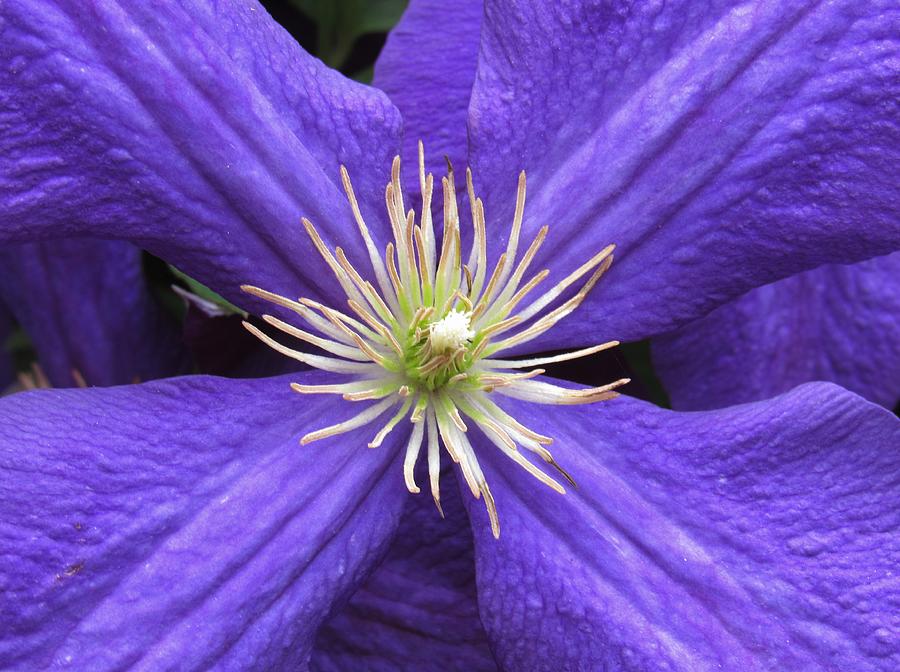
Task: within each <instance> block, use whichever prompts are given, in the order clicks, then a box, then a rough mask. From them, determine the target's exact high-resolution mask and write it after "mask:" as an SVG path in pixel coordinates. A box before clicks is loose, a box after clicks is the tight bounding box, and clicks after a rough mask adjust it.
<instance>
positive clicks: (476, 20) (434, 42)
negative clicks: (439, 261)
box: [373, 0, 483, 195]
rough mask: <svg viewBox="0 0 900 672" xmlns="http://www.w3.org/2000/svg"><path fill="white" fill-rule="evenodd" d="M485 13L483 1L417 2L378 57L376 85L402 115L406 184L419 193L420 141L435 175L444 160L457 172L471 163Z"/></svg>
mask: <svg viewBox="0 0 900 672" xmlns="http://www.w3.org/2000/svg"><path fill="white" fill-rule="evenodd" d="M482 12H483V2H482V0H464V1H463V2H454V3H447V2H441V1H440V0H412V2H410V3H409V7H408V8H407V10H406V12H404V14H403V18H402V19H401V20H400V22H399V23H398V24H397V25H396V26H395V27H394V28H393V30H391V32H390V34H389V35H388V39H387V42H386V43H385V45H384V49H383V50H382V51H381V54H380V55H379V56H378V61H377V62H376V64H375V79H374V81H373V84H374V85H375V86H377V87H379V88H380V89H382V90H383V91H384V92H385V93H387V94H388V96H390V98H391V102H393V103H394V105H396V106H397V108H398V109H399V110H400V113H401V114H402V115H403V157H404V159H406V160H407V161H408V162H409V164H410V169H409V170H408V171H407V172H406V180H407V182H408V183H409V184H410V188H411V189H412V190H414V191H418V189H419V183H418V176H417V173H416V172H415V170H412V161H413V160H414V159H415V157H416V156H417V153H418V148H417V143H418V141H419V140H422V141H423V142H424V144H425V149H426V154H425V167H426V169H427V170H429V171H431V172H433V173H434V174H435V175H442V174H444V171H445V170H446V164H445V163H444V157H445V156H446V157H447V158H449V159H450V161H451V162H452V163H453V165H454V166H456V167H458V168H463V167H464V166H465V165H466V163H467V156H466V150H467V146H466V118H467V116H468V109H469V97H470V96H471V93H472V83H473V82H474V81H475V68H476V65H477V61H478V45H479V40H480V37H481V15H482ZM438 195H439V194H438Z"/></svg>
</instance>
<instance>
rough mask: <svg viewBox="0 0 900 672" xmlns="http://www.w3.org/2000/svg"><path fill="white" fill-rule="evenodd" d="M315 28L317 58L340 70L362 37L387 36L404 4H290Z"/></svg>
mask: <svg viewBox="0 0 900 672" xmlns="http://www.w3.org/2000/svg"><path fill="white" fill-rule="evenodd" d="M291 2H292V4H293V5H294V6H295V7H296V8H297V9H298V10H299V11H301V12H302V13H303V14H305V15H306V16H307V17H308V18H309V19H311V20H312V21H313V22H314V23H315V24H316V32H317V38H318V45H317V48H316V55H317V56H318V57H319V58H321V59H322V60H323V61H325V63H327V64H328V65H330V66H331V67H333V68H340V67H341V66H342V65H344V63H345V62H346V60H347V57H348V56H349V55H350V51H351V50H352V49H353V44H354V43H355V42H356V40H357V39H358V38H359V37H361V36H362V35H367V34H369V33H386V32H388V31H389V30H390V29H391V28H393V27H394V26H395V25H396V24H397V22H398V21H399V20H400V17H401V16H402V15H403V12H404V11H405V10H406V5H407V0H337V1H335V2H323V1H322V0H291Z"/></svg>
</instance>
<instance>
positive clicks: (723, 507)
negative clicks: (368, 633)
mask: <svg viewBox="0 0 900 672" xmlns="http://www.w3.org/2000/svg"><path fill="white" fill-rule="evenodd" d="M520 406H521V405H519V404H517V405H516V407H515V409H514V410H515V411H519V415H520V417H527V418H528V420H529V421H530V423H531V424H532V425H533V426H534V428H535V429H537V430H538V431H541V432H543V433H546V434H550V435H553V436H554V438H555V439H556V441H555V443H554V445H553V448H554V456H555V457H556V459H557V460H558V461H559V462H560V464H562V465H563V466H565V467H566V468H567V469H569V470H570V472H571V473H572V476H573V477H574V478H575V480H576V481H577V482H578V486H579V487H578V488H577V489H571V488H570V490H569V492H568V493H567V494H566V495H559V494H557V493H554V492H551V491H550V490H549V489H547V488H543V487H542V486H540V485H539V484H536V483H535V482H534V480H533V479H532V478H531V477H530V476H528V475H527V474H525V473H524V472H523V471H522V470H520V469H516V468H514V467H512V465H510V464H508V463H501V459H502V458H500V457H498V456H497V455H496V452H497V451H493V453H491V452H490V451H488V450H487V449H485V450H483V451H482V453H483V454H484V455H485V461H486V462H487V465H486V466H487V469H486V476H487V479H488V482H489V483H491V484H492V488H493V490H494V494H495V497H496V502H497V507H498V510H499V512H500V518H501V526H502V532H501V537H500V540H499V541H495V540H494V539H493V537H492V536H491V533H490V529H489V527H488V525H487V521H486V515H485V514H484V509H483V507H482V506H481V504H480V503H479V502H471V503H470V505H469V508H470V515H471V517H472V518H473V523H474V527H475V548H476V567H477V573H478V594H479V603H480V608H481V616H482V620H483V622H484V624H485V627H486V628H487V631H488V633H489V636H490V637H491V641H492V648H493V651H494V654H495V655H496V656H497V660H498V662H499V663H500V666H501V667H502V668H503V669H506V670H517V671H520V670H551V669H552V670H563V669H565V670H598V669H609V670H663V669H665V670H672V671H676V670H678V671H685V672H696V671H697V670H748V671H754V672H757V671H758V672H769V671H771V670H791V671H796V672H812V671H814V670H815V671H820V670H860V671H865V672H873V671H879V672H890V671H893V670H897V669H900V610H898V609H897V605H898V604H900V576H898V574H897V567H898V563H900V508H898V502H900V450H898V449H900V420H898V419H897V418H896V417H894V416H893V415H892V414H890V413H889V412H887V411H886V410H884V409H882V408H879V407H878V406H875V405H874V404H871V403H869V402H866V401H864V400H863V399H861V398H859V397H857V396H856V395H853V394H851V393H848V392H846V391H844V390H842V389H841V388H838V387H836V386H833V385H830V384H820V383H816V384H810V385H805V386H803V387H800V388H797V389H796V390H794V391H793V392H791V393H789V394H786V395H784V396H781V397H778V398H777V399H774V400H771V401H768V402H760V403H755V404H749V405H746V406H738V407H732V408H729V409H725V410H721V411H709V412H702V413H677V412H673V411H666V410H662V409H659V408H656V407H654V406H651V405H649V404H647V403H644V402H639V401H636V400H630V399H628V398H624V397H623V398H621V399H618V400H616V401H613V402H609V403H608V404H605V405H601V406H599V407H580V408H578V409H574V410H564V411H560V410H557V409H552V410H546V409H540V410H536V409H535V408H534V407H531V406H530V407H528V408H526V407H525V406H521V407H520ZM526 413H527V415H525V414H526ZM488 470H489V471H490V473H487V471H488Z"/></svg>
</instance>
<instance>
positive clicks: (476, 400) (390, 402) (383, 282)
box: [242, 142, 629, 537]
mask: <svg viewBox="0 0 900 672" xmlns="http://www.w3.org/2000/svg"><path fill="white" fill-rule="evenodd" d="M341 178H342V181H343V184H344V189H345V191H346V193H347V198H348V200H349V202H350V208H351V210H352V212H353V216H354V219H355V220H356V224H357V226H358V228H359V232H360V236H361V237H362V239H363V242H364V243H365V247H366V250H367V252H368V257H369V263H370V265H371V274H367V275H370V277H371V278H373V279H374V283H373V282H372V280H370V279H366V278H365V277H364V276H363V274H362V273H360V272H359V271H358V270H357V269H356V267H355V266H354V265H353V264H352V263H351V262H350V260H349V259H348V258H347V256H346V255H345V254H344V251H343V250H342V249H341V248H340V247H336V248H334V250H333V251H332V250H331V249H329V248H328V247H327V246H326V245H325V243H324V241H323V240H322V238H321V237H320V236H319V233H318V231H316V228H315V227H314V226H313V225H312V223H311V222H309V221H308V220H306V219H304V220H303V225H304V227H305V228H306V231H307V233H308V234H309V237H310V239H311V240H312V242H313V245H315V247H316V249H317V250H318V252H319V254H320V255H321V256H322V258H323V259H324V260H325V263H326V264H327V265H328V266H329V268H330V269H331V271H332V273H333V274H334V276H335V279H336V280H337V282H338V283H339V284H340V286H341V288H342V290H343V291H344V293H345V294H346V295H347V306H348V307H349V309H350V310H349V313H350V314H348V313H345V312H342V311H340V310H337V309H335V308H331V307H328V306H324V305H322V304H320V303H318V302H316V301H313V300H311V299H300V300H299V301H293V300H292V299H289V298H286V297H283V296H280V295H278V294H273V293H271V292H267V291H266V290H263V289H260V288H258V287H253V286H250V285H243V286H242V289H243V290H244V291H246V292H248V293H250V294H252V295H254V296H257V297H259V298H262V299H265V300H267V301H271V302H272V303H275V304H278V305H280V306H282V307H285V308H288V309H289V310H292V311H293V312H295V313H297V314H298V315H299V316H300V317H301V318H302V319H303V320H304V322H305V323H306V324H307V325H308V326H309V327H310V328H312V330H313V331H314V332H316V333H312V332H309V331H305V330H304V329H300V328H298V327H295V326H293V325H291V324H288V323H287V322H284V321H282V320H280V319H278V318H277V317H274V316H272V315H264V316H263V319H264V320H265V321H266V322H267V323H268V324H270V325H272V326H274V327H275V328H277V329H279V330H281V331H282V332H284V333H286V334H288V335H290V336H293V337H295V338H298V339H300V340H301V341H304V342H306V343H307V344H309V345H312V346H315V347H316V348H318V349H320V350H322V351H324V352H325V353H327V354H325V355H323V354H313V353H310V352H305V351H301V350H295V349H293V348H289V347H287V346H285V345H283V344H281V343H279V342H278V341H276V340H275V339H273V338H271V337H270V336H268V335H267V334H265V333H264V332H262V331H261V330H259V329H258V328H256V327H255V326H254V325H252V324H250V323H248V322H245V323H244V326H245V327H246V328H247V329H248V330H249V331H250V332H251V333H253V334H254V335H256V336H257V337H258V338H259V339H260V340H262V341H263V342H264V343H266V344H267V345H269V346H271V347H272V348H274V349H275V350H277V351H278V352H281V353H282V354H285V355H287V356H288V357H292V358H294V359H296V360H298V361H301V362H303V363H305V364H308V365H310V366H313V367H316V368H318V369H322V370H324V371H329V372H332V373H334V374H337V375H341V376H343V377H344V379H343V381H342V382H336V383H334V384H328V385H303V384H300V383H292V385H291V387H292V388H293V389H294V390H295V391H297V392H300V393H301V394H338V395H340V396H342V397H343V398H344V399H345V400H347V401H350V402H371V403H370V404H369V405H368V406H367V407H366V408H365V409H364V410H362V411H361V412H360V413H358V414H357V415H355V416H353V417H351V418H350V419H349V420H346V421H344V422H341V423H338V424H336V425H332V426H330V427H325V428H323V429H320V430H317V431H314V432H310V433H309V434H306V435H305V436H304V437H303V438H302V439H301V443H303V444H306V443H309V442H311V441H316V440H319V439H324V438H327V437H330V436H335V435H338V434H343V433H345V432H349V431H351V430H354V429H357V428H359V427H361V426H363V425H366V424H369V423H372V422H374V421H375V420H377V419H378V418H379V417H381V416H383V415H384V414H385V413H387V412H388V411H390V410H392V409H393V410H394V411H395V412H394V413H393V415H391V417H390V419H389V420H387V422H385V423H384V424H383V425H382V426H381V428H380V429H379V430H378V432H377V433H376V434H375V437H374V438H373V439H372V441H371V442H370V443H369V447H372V448H374V447H377V446H379V445H381V443H382V442H383V441H384V439H385V437H386V436H387V435H388V434H389V433H390V432H392V431H393V430H394V428H395V427H397V426H398V425H399V424H400V423H401V422H402V421H404V420H408V421H409V422H410V423H411V429H410V431H409V439H408V441H407V446H406V452H405V457H404V462H403V474H404V479H405V481H406V486H407V488H408V490H409V491H410V492H413V493H418V492H419V487H418V486H417V485H416V482H415V475H414V471H415V466H416V463H417V461H418V458H419V454H420V452H421V448H422V445H423V443H427V453H428V460H427V461H428V475H429V481H430V486H431V494H432V496H433V497H434V501H435V504H436V505H437V507H438V510H439V511H440V508H441V505H440V486H439V478H440V447H441V444H443V447H444V448H445V449H446V451H447V453H448V454H449V455H450V457H451V459H452V460H453V461H454V462H455V463H457V464H458V465H459V469H460V471H461V472H462V475H463V478H464V479H465V481H466V483H467V485H468V486H469V489H470V490H471V491H472V494H473V496H475V497H476V498H480V497H482V496H484V501H485V505H486V507H487V511H488V516H489V518H490V522H491V528H492V530H493V533H494V536H495V537H497V536H499V535H500V522H499V517H498V515H497V510H496V507H495V505H494V499H493V496H492V495H491V491H490V488H489V487H488V484H487V482H486V480H485V478H484V473H483V472H482V470H481V467H480V465H479V462H478V457H477V455H476V453H475V449H474V447H473V445H472V442H471V440H470V439H469V436H470V434H469V432H470V429H471V427H470V424H469V423H472V424H474V425H475V426H476V427H477V428H478V430H479V431H480V433H481V435H482V436H483V437H484V438H485V439H487V442H488V443H490V444H492V445H493V446H495V447H496V448H497V449H498V450H500V451H501V452H502V453H503V454H505V455H506V456H507V457H509V458H510V459H512V460H513V461H514V462H516V463H517V464H518V465H519V466H521V467H522V468H523V469H525V470H526V471H528V472H529V473H530V474H531V475H532V476H534V477H535V478H536V479H537V480H539V481H541V482H542V483H544V484H546V485H547V486H549V487H551V488H553V489H554V490H556V491H558V492H560V493H564V492H565V489H564V488H563V486H562V485H561V484H560V483H559V482H558V481H557V480H556V479H554V478H553V477H551V476H549V475H547V474H546V473H545V472H544V471H543V470H541V469H540V468H538V467H537V466H535V464H534V463H533V462H532V461H531V460H529V459H528V458H527V457H525V455H523V453H522V452H521V450H520V449H522V450H524V451H526V452H527V453H529V454H531V455H533V456H536V457H538V458H540V460H541V461H543V462H544V463H545V464H547V465H549V466H550V467H552V468H554V469H556V470H557V471H558V472H559V473H560V474H561V475H562V476H563V477H564V478H565V479H566V480H568V481H569V482H572V479H571V477H570V476H569V475H568V474H567V473H566V472H565V471H563V470H562V469H561V468H560V467H559V465H558V464H556V462H555V461H554V459H553V457H552V455H551V454H550V452H549V451H548V450H547V448H546V446H547V445H549V444H550V443H552V439H551V438H550V437H549V436H544V435H543V434H540V433H538V432H536V431H534V430H533V429H530V428H529V427H527V426H525V425H523V424H522V423H521V422H519V421H518V420H516V419H515V418H514V417H512V416H511V415H510V414H509V413H508V412H507V411H506V410H504V408H503V405H504V404H503V402H502V401H501V400H500V399H499V398H498V397H510V398H515V399H520V400H525V401H529V402H534V403H540V404H585V403H593V402H596V401H602V400H604V399H611V398H613V397H615V396H618V393H617V392H616V391H615V388H617V387H619V386H621V385H624V384H625V383H627V382H629V380H628V379H627V378H623V379H620V380H617V381H614V382H612V383H610V384H608V385H603V386H601V387H594V388H588V389H575V390H573V389H569V388H563V387H559V386H557V385H553V384H551V383H549V382H546V381H541V380H534V379H535V378H536V377H537V376H539V375H540V374H542V373H544V370H543V369H540V368H535V367H539V366H541V365H544V364H549V363H552V362H559V361H565V360H570V359H576V358H578V357H585V356H587V355H590V354H593V353H595V352H599V351H600V350H605V349H607V348H610V347H613V346H615V345H618V342H617V341H610V342H608V343H601V344H599V345H594V346H591V347H587V348H583V349H581V350H577V351H574V352H569V353H565V354H562V355H555V356H551V357H537V358H532V359H517V360H510V359H498V358H496V357H495V355H498V354H500V353H502V352H503V351H505V350H508V349H510V348H512V347H514V346H519V345H522V344H524V343H527V342H529V341H531V340H533V339H535V338H537V337H538V336H540V335H542V334H543V333H544V332H546V331H548V330H549V329H550V328H552V327H553V326H554V325H555V324H556V323H557V322H559V321H560V320H562V319H563V318H565V317H566V316H567V315H569V314H571V313H572V312H573V311H574V310H575V309H576V308H578V306H579V305H580V304H581V303H582V301H584V299H585V297H586V296H587V294H588V292H590V291H591V289H592V288H593V286H594V285H595V284H596V283H597V281H598V280H599V279H600V277H601V276H602V275H603V273H604V272H605V271H606V270H607V269H608V268H609V266H610V264H611V263H612V259H613V257H612V252H613V249H614V246H613V245H609V246H607V247H606V248H604V249H603V250H600V251H599V252H597V253H596V254H595V255H594V256H593V257H591V258H590V259H589V260H588V261H587V262H585V263H584V264H582V265H581V266H579V267H578V268H577V269H574V270H573V271H572V272H571V273H569V275H567V276H566V277H565V278H563V279H562V280H560V281H559V282H558V283H557V284H556V285H554V286H553V287H552V288H550V289H549V290H547V291H546V292H544V293H543V294H542V295H541V296H539V297H537V298H531V294H532V291H533V290H534V289H535V288H536V287H537V286H538V285H540V284H541V283H542V282H543V281H544V280H545V279H546V278H547V276H548V275H549V271H548V270H542V271H539V272H537V273H534V274H533V275H531V276H528V279H527V280H526V276H527V274H528V270H529V268H530V267H531V263H532V262H533V261H534V259H535V257H536V256H537V253H538V250H539V249H540V247H541V245H542V244H543V242H544V239H545V238H546V236H547V232H548V228H547V227H546V226H545V227H543V228H541V229H540V230H539V231H538V233H537V235H536V236H535V238H534V240H533V241H532V243H531V244H530V245H529V247H528V248H527V249H526V251H525V252H524V253H523V254H522V255H521V258H518V263H517V257H518V251H519V249H518V248H519V236H520V233H521V229H522V218H523V215H524V209H525V172H524V171H523V172H522V173H520V175H519V183H518V191H517V195H516V206H515V215H514V217H513V222H512V228H511V231H510V234H509V238H508V241H507V246H506V250H505V251H504V252H503V253H502V254H501V255H500V256H499V258H498V259H497V262H496V263H495V264H494V265H493V266H492V267H489V264H488V261H487V235H486V230H485V218H484V205H483V203H482V201H481V199H480V198H477V197H476V195H475V189H474V185H473V183H472V173H471V171H468V170H467V171H466V189H467V192H468V197H469V198H468V200H469V204H470V206H471V219H472V226H473V234H472V235H473V243H472V248H471V250H470V253H469V255H468V260H467V261H466V262H463V259H462V250H461V247H462V245H461V242H460V240H461V239H460V229H459V223H460V215H459V211H458V208H457V198H456V185H455V181H454V174H453V170H452V168H449V171H448V174H447V176H446V177H444V178H442V180H441V186H442V188H443V197H444V199H443V200H444V229H443V235H442V238H441V240H440V242H438V240H437V237H436V235H435V227H434V223H433V220H432V212H431V201H432V196H433V189H434V177H433V176H432V175H431V174H428V175H426V174H425V160H424V153H423V148H422V143H421V142H420V143H419V186H420V191H421V193H422V208H421V216H420V218H419V223H418V224H417V223H416V218H415V212H414V211H413V210H409V211H408V212H407V210H406V209H405V206H404V203H403V193H402V189H401V185H400V158H399V157H395V159H394V164H393V167H392V170H391V181H390V182H389V183H388V185H387V187H386V189H385V202H386V204H387V211H388V217H389V219H390V222H391V230H392V233H393V241H392V242H390V243H388V244H387V246H386V248H385V252H384V256H383V257H382V256H381V254H380V253H379V252H378V249H377V248H376V247H375V243H374V241H373V240H372V236H371V234H370V233H369V229H368V227H367V226H366V224H365V221H364V219H363V216H362V213H361V211H360V208H359V204H358V202H357V200H356V194H355V193H354V191H353V187H352V185H351V183H350V177H349V175H348V173H347V171H346V169H345V168H344V167H343V166H341ZM585 276H587V280H586V281H584V282H583V284H582V285H581V287H580V288H579V289H577V291H575V292H574V293H572V294H571V296H568V298H565V299H564V300H563V297H565V296H566V295H567V294H570V293H571V292H568V290H569V288H570V287H571V286H572V285H574V284H575V283H577V282H579V281H580V280H582V278H584V277H585ZM376 287H377V288H376ZM526 298H530V302H528V303H527V305H525V307H524V308H522V309H519V306H520V304H522V303H523V301H524V300H525V299H526ZM551 306H554V307H553V308H552V309H549V310H547V309H548V308H550V307H551ZM521 369H530V370H528V371H524V372H521V371H520V370H521ZM464 418H465V419H464ZM466 420H468V421H469V423H467V422H466ZM426 436H427V441H426V440H425V437H426Z"/></svg>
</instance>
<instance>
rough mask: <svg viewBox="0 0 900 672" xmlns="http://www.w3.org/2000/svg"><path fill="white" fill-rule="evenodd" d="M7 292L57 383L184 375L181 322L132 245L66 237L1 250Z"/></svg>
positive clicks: (1, 284)
mask: <svg viewBox="0 0 900 672" xmlns="http://www.w3.org/2000/svg"><path fill="white" fill-rule="evenodd" d="M0 267H2V268H3V272H2V274H0V295H2V296H3V298H4V299H5V301H6V302H7V304H8V305H9V306H10V308H11V310H12V311H13V312H14V313H15V315H16V317H17V319H18V321H19V323H20V324H21V325H22V327H23V329H25V331H26V333H28V335H29V338H30V339H31V342H32V344H33V345H34V348H35V350H36V351H37V355H38V360H39V362H40V364H41V367H42V369H43V370H44V373H46V375H47V377H48V378H49V380H50V382H51V383H52V384H53V385H54V386H56V387H69V386H72V385H75V384H76V383H77V382H78V381H77V380H76V378H74V377H73V370H74V371H76V372H77V373H76V374H75V375H80V376H81V377H82V378H83V380H84V381H85V382H87V384H89V385H116V384H123V383H131V382H135V380H151V379H153V378H158V377H161V376H167V375H174V374H177V373H179V372H182V371H183V370H184V368H185V366H186V364H187V362H186V357H185V353H184V351H183V348H182V346H181V343H180V338H179V336H178V333H177V329H176V326H175V324H174V323H173V322H170V320H168V319H167V317H166V315H165V314H164V313H163V311H162V310H161V308H160V307H159V306H158V305H157V304H156V302H155V301H154V300H153V297H152V296H151V295H150V292H149V289H148V287H147V285H146V282H145V280H144V278H143V275H142V269H141V252H140V250H138V249H137V248H135V247H132V246H131V245H129V244H127V243H122V242H118V241H105V240H76V239H72V240H58V241H46V242H43V243H32V244H25V245H11V246H8V247H4V248H2V249H0Z"/></svg>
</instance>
